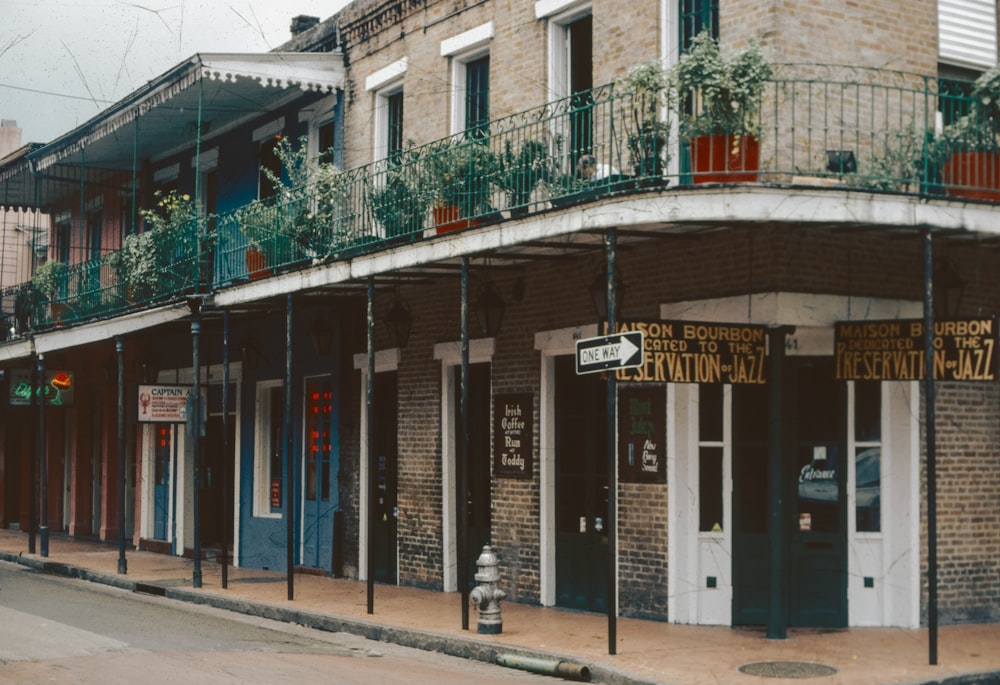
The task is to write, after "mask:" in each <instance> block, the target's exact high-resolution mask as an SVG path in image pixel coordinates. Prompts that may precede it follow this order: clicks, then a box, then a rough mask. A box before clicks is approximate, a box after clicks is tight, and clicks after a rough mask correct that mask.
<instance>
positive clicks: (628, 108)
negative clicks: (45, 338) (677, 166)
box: [619, 60, 670, 182]
mask: <svg viewBox="0 0 1000 685" xmlns="http://www.w3.org/2000/svg"><path fill="white" fill-rule="evenodd" d="M619 86H620V94H621V95H622V96H623V98H622V102H623V103H624V111H623V114H624V121H625V132H626V137H627V138H626V140H627V142H628V150H629V156H630V160H629V161H630V163H631V165H632V171H633V173H634V174H635V175H636V177H637V178H638V179H640V182H646V181H650V182H657V181H663V167H664V165H665V164H666V162H668V161H669V160H670V155H669V150H668V149H667V138H668V136H669V134H670V121H669V119H665V118H661V112H668V113H669V112H670V106H669V105H670V103H669V94H670V88H669V87H668V74H667V72H666V70H665V69H664V68H663V65H662V64H661V63H660V61H659V60H649V61H647V62H642V63H641V64H637V65H636V66H634V67H632V69H630V70H629V73H628V75H627V76H626V77H625V78H623V79H622V80H621V81H620V82H619Z"/></svg>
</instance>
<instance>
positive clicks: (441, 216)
mask: <svg viewBox="0 0 1000 685" xmlns="http://www.w3.org/2000/svg"><path fill="white" fill-rule="evenodd" d="M434 224H435V225H436V226H437V232H438V233H448V232H449V231H458V230H460V229H463V228H469V227H470V226H476V225H477V224H478V222H477V221H476V220H475V219H466V218H464V217H462V212H461V210H460V209H459V207H458V206H457V205H441V206H438V207H435V208H434Z"/></svg>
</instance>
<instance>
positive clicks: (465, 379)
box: [457, 256, 469, 630]
mask: <svg viewBox="0 0 1000 685" xmlns="http://www.w3.org/2000/svg"><path fill="white" fill-rule="evenodd" d="M461 290H462V293H461V307H460V309H461V311H460V316H459V319H460V321H461V325H460V328H461V344H462V362H461V363H462V366H461V378H460V380H459V384H460V388H459V403H458V404H459V417H458V429H459V440H458V483H459V486H458V526H457V528H458V589H459V593H460V594H461V597H462V630H468V629H469V258H468V257H467V256H463V257H462V288H461Z"/></svg>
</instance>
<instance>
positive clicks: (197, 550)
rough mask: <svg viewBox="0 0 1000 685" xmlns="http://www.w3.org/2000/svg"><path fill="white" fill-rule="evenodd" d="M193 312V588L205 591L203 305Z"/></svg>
mask: <svg viewBox="0 0 1000 685" xmlns="http://www.w3.org/2000/svg"><path fill="white" fill-rule="evenodd" d="M188 306H189V307H190V308H191V367H192V369H193V371H194V388H193V390H192V393H191V394H192V398H191V402H189V403H188V411H189V412H190V414H189V417H190V418H189V419H188V425H189V426H190V427H191V431H190V439H191V457H192V458H191V461H192V462H194V464H193V468H192V473H193V475H194V478H193V479H192V480H193V483H194V485H193V486H192V487H193V492H192V493H191V501H192V504H193V506H192V509H193V518H194V521H193V524H194V551H193V555H194V573H193V574H192V577H191V586H192V587H195V588H200V587H201V493H200V490H201V463H200V462H201V341H200V340H199V338H200V336H201V316H200V309H201V302H200V301H198V300H196V299H191V300H189V301H188Z"/></svg>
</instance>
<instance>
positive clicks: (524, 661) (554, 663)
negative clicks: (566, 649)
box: [497, 654, 590, 683]
mask: <svg viewBox="0 0 1000 685" xmlns="http://www.w3.org/2000/svg"><path fill="white" fill-rule="evenodd" d="M497 663H498V664H500V665H501V666H508V667H510V668H519V669H521V670H522V671H531V672H532V673H541V674H542V675H554V676H559V677H560V678H565V679H566V680H576V681H578V682H581V683H589V682H590V669H589V668H588V667H586V666H584V665H583V664H574V663H570V662H569V661H559V660H558V659H540V658H538V657H533V656H521V655H520V654H498V655H497Z"/></svg>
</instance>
